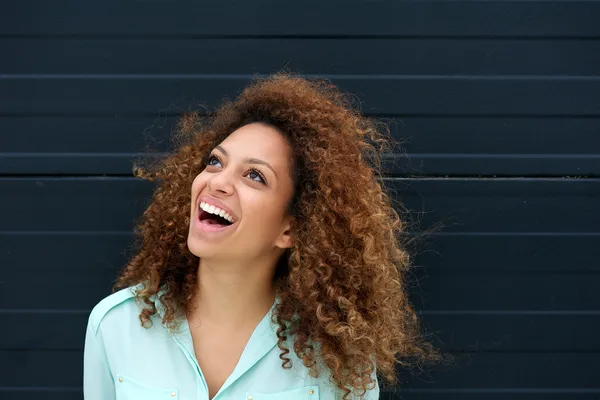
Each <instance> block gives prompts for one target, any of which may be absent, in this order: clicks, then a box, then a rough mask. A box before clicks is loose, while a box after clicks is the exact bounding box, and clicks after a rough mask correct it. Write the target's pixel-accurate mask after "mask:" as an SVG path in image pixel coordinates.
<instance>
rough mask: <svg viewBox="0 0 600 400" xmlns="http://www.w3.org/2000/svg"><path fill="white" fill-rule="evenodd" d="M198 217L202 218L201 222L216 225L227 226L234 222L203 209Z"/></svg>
mask: <svg viewBox="0 0 600 400" xmlns="http://www.w3.org/2000/svg"><path fill="white" fill-rule="evenodd" d="M198 218H199V219H200V223H201V224H205V225H215V227H219V226H221V227H226V226H230V225H231V224H232V222H230V221H228V220H227V219H225V218H224V217H221V216H220V215H216V214H211V213H209V212H207V211H204V210H202V209H200V216H199V217H198Z"/></svg>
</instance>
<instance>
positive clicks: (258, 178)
mask: <svg viewBox="0 0 600 400" xmlns="http://www.w3.org/2000/svg"><path fill="white" fill-rule="evenodd" d="M293 168H294V160H293V158H292V151H291V147H290V145H289V143H288V142H287V140H286V138H285V137H284V136H283V135H282V134H281V133H280V132H279V131H278V130H277V129H276V128H275V127H273V126H271V125H267V124H265V123H262V122H252V123H249V124H246V125H243V126H241V127H239V128H237V129H236V130H235V131H233V132H232V133H231V134H230V135H229V136H227V137H226V138H225V140H223V141H222V142H220V143H219V144H218V145H216V146H215V148H214V149H212V150H211V151H210V152H209V153H208V155H207V156H206V157H205V167H204V169H203V170H202V171H201V172H200V173H199V174H198V175H197V176H196V178H195V179H194V181H193V182H192V185H191V209H190V221H191V222H190V224H189V225H190V228H189V236H188V241H187V244H188V248H189V250H190V251H191V252H192V254H194V255H195V256H197V257H199V258H203V259H209V258H211V259H221V260H229V261H234V262H235V261H238V260H248V259H250V260H260V261H262V263H251V262H249V263H245V264H247V265H261V264H262V265H267V266H268V265H269V264H273V266H274V265H275V263H276V261H277V260H278V259H279V258H280V256H281V255H282V254H283V252H284V250H285V249H287V248H290V247H292V244H293V237H292V222H293V215H292V214H291V212H290V211H291V210H290V204H291V201H292V196H293V195H294V177H293V173H292V170H293ZM211 206H213V207H214V208H210V207H211ZM225 212H226V213H227V214H225ZM248 261H249V260H248Z"/></svg>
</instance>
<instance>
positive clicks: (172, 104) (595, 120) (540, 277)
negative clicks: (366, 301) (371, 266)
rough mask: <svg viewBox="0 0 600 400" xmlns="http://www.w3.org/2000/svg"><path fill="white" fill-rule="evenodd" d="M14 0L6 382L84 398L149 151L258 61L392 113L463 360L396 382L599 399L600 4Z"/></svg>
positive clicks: (3, 89) (7, 83) (3, 28)
mask: <svg viewBox="0 0 600 400" xmlns="http://www.w3.org/2000/svg"><path fill="white" fill-rule="evenodd" d="M2 3H3V4H2V6H1V8H0V321H2V322H1V327H0V328H1V329H0V372H1V373H0V398H2V399H5V400H12V399H20V400H22V399H61V400H67V399H69V400H70V399H79V398H81V375H82V350H83V339H84V329H85V324H86V320H87V315H88V313H89V311H90V310H91V308H92V306H93V305H94V304H96V303H97V302H98V301H99V300H100V299H101V298H103V297H104V296H106V295H108V294H109V292H110V288H111V285H112V282H113V280H114V278H115V276H116V271H117V270H119V269H120V268H121V267H122V266H123V265H124V263H125V262H126V257H127V254H128V251H129V250H128V249H129V246H130V244H131V240H132V227H133V223H134V220H135V218H137V217H138V216H139V214H140V213H141V212H142V211H143V210H144V208H145V206H146V205H147V204H148V201H149V197H150V194H151V189H152V187H151V186H150V185H149V184H148V183H146V182H142V181H138V180H134V179H133V178H132V174H131V170H132V158H133V157H134V156H135V155H136V154H137V153H139V152H142V151H144V150H145V147H144V145H145V143H146V136H147V135H148V134H150V135H152V136H154V137H156V138H158V140H157V141H155V143H154V151H156V152H157V153H161V152H163V151H165V150H167V149H168V136H169V132H170V129H171V127H172V124H173V121H174V117H176V116H177V115H178V114H179V113H180V112H181V111H183V110H188V109H195V108H198V106H199V104H202V105H203V106H205V107H206V108H207V109H208V110H210V109H211V108H212V107H214V106H216V105H217V104H218V103H219V102H220V100H221V99H222V98H223V96H228V97H230V98H231V97H233V96H235V95H236V94H237V93H238V92H239V90H240V89H241V88H242V87H244V85H245V84H246V83H247V82H248V81H249V79H250V78H251V77H252V76H253V74H256V73H260V74H269V73H272V72H276V71H279V70H281V69H284V68H287V69H289V70H291V71H296V72H300V73H303V74H306V75H307V76H320V77H326V78H329V79H331V80H332V81H333V82H334V83H336V84H338V85H339V86H340V87H341V88H342V89H344V90H347V91H350V92H352V93H353V94H355V95H356V96H357V97H358V99H360V101H361V104H362V110H363V111H364V112H365V113H366V114H369V115H374V116H378V117H381V118H384V119H386V120H389V121H391V122H393V123H392V124H391V129H392V132H393V134H394V136H395V137H396V138H397V139H401V140H404V141H405V144H404V153H399V154H393V155H386V160H387V163H386V174H387V176H388V177H387V178H386V184H387V185H388V186H389V187H391V188H393V189H394V191H395V196H396V198H397V199H398V200H400V201H402V202H404V203H405V204H406V205H407V206H408V207H409V208H410V209H411V210H413V214H412V215H413V218H415V219H416V220H417V221H418V223H419V227H420V228H418V229H419V230H422V229H429V228H433V227H435V226H438V225H439V224H443V227H442V228H441V229H438V230H437V231H434V232H433V233H431V234H430V235H429V236H428V238H427V239H426V240H423V241H421V242H420V244H419V246H418V247H417V250H418V255H417V257H416V260H415V264H416V268H415V270H414V271H415V272H414V274H413V278H414V279H413V281H412V290H413V294H412V298H413V302H414V304H415V305H416V306H417V308H418V309H419V310H420V311H421V314H422V317H423V321H424V325H425V327H426V328H427V329H428V330H429V331H430V332H432V333H434V334H435V337H433V338H432V340H434V341H435V343H436V344H437V345H438V346H440V347H441V348H442V349H443V350H444V351H446V352H450V353H452V354H453V355H454V356H455V357H456V359H455V363H454V364H453V365H452V366H451V367H444V368H439V367H438V368H436V369H434V370H433V371H431V372H430V373H429V374H427V375H421V376H419V377H416V378H415V377H412V378H411V377H409V376H408V375H406V374H403V375H402V378H403V381H402V385H401V388H400V389H398V390H397V391H395V393H393V392H389V391H388V392H384V393H383V394H382V398H386V399H391V398H398V399H399V398H403V399H428V400H438V399H439V400H441V399H444V400H453V399H468V400H475V399H477V400H479V399H486V400H487V399H490V400H501V399H502V400H503V399H517V400H538V399H540V400H541V399H548V398H550V399H561V400H562V399H565V400H566V399H569V400H570V399H577V400H584V399H585V400H587V399H598V398H600V357H599V356H598V352H599V351H600V342H599V340H598V334H599V333H600V295H598V294H597V293H598V289H599V287H600V286H599V284H600V264H599V261H598V260H599V258H600V246H599V245H600V212H599V208H600V207H599V206H600V201H599V199H600V186H599V183H600V180H599V175H600V78H599V76H598V75H599V72H600V2H597V1H552V2H550V1H450V0H448V1H424V0H423V1H384V0H381V1H357V0H345V1H337V0H336V1H326V2H323V3H321V2H317V1H314V0H310V1H299V2H294V3H292V2H281V1H280V2H276V1H266V0H254V1H235V2H234V1H218V2H200V1H176V0H172V1H166V0H163V1H161V0H147V1H133V0H104V1H96V2H82V1H75V0H70V1H53V2H47V1H42V0H37V1H13V2H2Z"/></svg>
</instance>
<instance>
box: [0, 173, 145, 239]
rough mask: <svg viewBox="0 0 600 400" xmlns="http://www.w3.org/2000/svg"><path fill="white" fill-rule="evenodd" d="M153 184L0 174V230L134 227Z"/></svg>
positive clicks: (89, 229) (126, 179) (97, 229)
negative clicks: (21, 176) (2, 175)
mask: <svg viewBox="0 0 600 400" xmlns="http://www.w3.org/2000/svg"><path fill="white" fill-rule="evenodd" d="M152 188H153V184H152V183H149V182H147V181H142V180H140V179H134V178H123V179H119V178H87V179H86V178H72V179H71V178H60V179H53V178H40V179H36V178H27V179H13V178H0V193H10V196H5V197H1V198H0V206H1V211H0V230H1V231H30V230H55V231H65V230H77V231H132V229H133V226H134V222H135V220H136V219H137V218H138V217H139V216H141V214H142V212H143V211H144V209H145V208H146V206H147V205H148V204H149V202H150V197H151V193H152Z"/></svg>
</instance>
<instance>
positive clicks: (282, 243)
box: [275, 216, 296, 249]
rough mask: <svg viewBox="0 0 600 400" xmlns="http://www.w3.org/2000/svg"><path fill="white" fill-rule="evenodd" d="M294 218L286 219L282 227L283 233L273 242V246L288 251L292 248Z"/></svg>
mask: <svg viewBox="0 0 600 400" xmlns="http://www.w3.org/2000/svg"><path fill="white" fill-rule="evenodd" d="M295 222H296V220H295V218H294V217H291V216H290V217H286V220H285V221H284V225H283V232H282V233H281V234H280V235H279V237H278V238H277V241H276V242H275V246H277V247H279V248H280V249H289V248H290V247H294V244H295V241H294V226H295Z"/></svg>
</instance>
